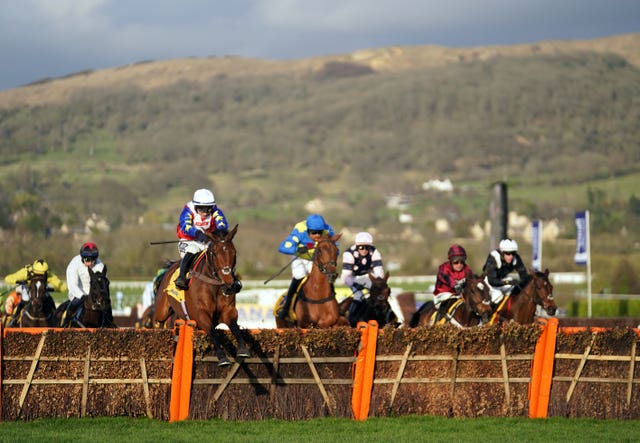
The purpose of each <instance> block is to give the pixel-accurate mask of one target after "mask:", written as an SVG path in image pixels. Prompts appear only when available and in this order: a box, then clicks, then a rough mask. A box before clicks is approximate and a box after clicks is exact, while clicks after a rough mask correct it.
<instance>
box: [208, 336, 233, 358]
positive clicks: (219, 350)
mask: <svg viewBox="0 0 640 443" xmlns="http://www.w3.org/2000/svg"><path fill="white" fill-rule="evenodd" d="M221 336H222V331H219V330H218V329H216V328H214V327H212V328H211V329H210V332H209V337H210V338H211V343H213V350H214V351H215V353H216V357H218V366H229V365H230V364H231V360H229V357H227V353H226V352H224V348H223V347H222V340H220V337H221Z"/></svg>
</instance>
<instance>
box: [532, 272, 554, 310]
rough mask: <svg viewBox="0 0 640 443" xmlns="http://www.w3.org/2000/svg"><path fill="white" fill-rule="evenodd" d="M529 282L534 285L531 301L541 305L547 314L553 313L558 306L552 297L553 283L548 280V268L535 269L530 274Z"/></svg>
mask: <svg viewBox="0 0 640 443" xmlns="http://www.w3.org/2000/svg"><path fill="white" fill-rule="evenodd" d="M531 280H532V281H531V283H530V284H532V285H534V288H535V291H534V294H533V301H534V303H535V304H537V305H540V306H542V309H544V310H545V311H546V313H547V314H548V315H555V313H556V310H557V309H558V306H557V305H556V302H555V300H554V298H553V285H552V284H551V282H550V281H549V270H548V269H545V271H544V272H540V271H536V272H534V273H533V274H531Z"/></svg>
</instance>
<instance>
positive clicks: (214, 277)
mask: <svg viewBox="0 0 640 443" xmlns="http://www.w3.org/2000/svg"><path fill="white" fill-rule="evenodd" d="M214 245H220V246H216V247H217V248H218V249H221V250H220V251H218V252H216V250H215V249H214ZM222 253H231V254H232V255H233V260H232V262H233V263H232V264H231V266H222V267H218V266H216V259H217V258H218V257H219V256H221V255H222ZM225 255H226V254H225ZM204 256H205V263H204V265H203V266H204V267H206V268H207V270H208V271H209V274H210V275H211V277H209V276H208V275H205V274H203V273H202V272H199V271H197V270H195V269H194V270H193V271H191V275H192V276H193V277H196V278H197V279H199V280H202V281H203V282H205V283H208V284H210V285H215V286H225V287H226V288H229V287H230V286H231V284H233V282H232V283H231V284H227V283H225V282H224V277H225V276H228V275H231V276H233V274H234V272H235V267H236V260H237V251H236V249H235V246H234V245H233V242H232V240H231V239H227V238H214V239H211V241H210V242H209V245H208V246H207V250H206V252H205V255H204ZM196 266H197V265H196ZM222 293H223V294H224V295H225V296H227V297H228V296H229V295H230V294H227V293H226V291H222Z"/></svg>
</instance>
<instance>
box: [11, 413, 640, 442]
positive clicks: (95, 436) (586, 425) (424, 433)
mask: <svg viewBox="0 0 640 443" xmlns="http://www.w3.org/2000/svg"><path fill="white" fill-rule="evenodd" d="M638 440H640V421H637V420H596V419H565V418H551V419H538V420H530V419H526V418H476V419H458V418H454V419H449V418H443V417H421V416H420V417H419V416H406V417H396V418H371V419H369V420H367V421H365V422H356V421H353V420H349V419H335V418H323V419H313V420H305V421H282V420H263V421H223V420H207V421H184V422H179V423H167V422H163V421H159V420H149V419H132V418H126V417H117V418H85V419H42V420H35V421H31V422H23V421H17V422H3V423H0V442H36V441H42V442H47V443H51V442H71V441H73V442H95V443H98V442H111V443H112V442H114V441H115V442H127V443H129V442H153V443H157V442H159V441H167V442H200V441H202V442H205V441H206V442H209V441H212V442H213V441H215V442H308V441H311V442H313V443H318V442H332V443H337V442H341V441H348V442H349V443H356V442H368V443H371V442H378V441H392V442H421V441H428V442H432V441H433V442H449V443H450V442H467V441H468V442H478V441H483V442H485V441H491V442H494V441H495V442H504V441H517V442H521V441H524V442H537V441H539V442H574V441H575V442H602V441H606V442H632V441H633V442H635V441H638Z"/></svg>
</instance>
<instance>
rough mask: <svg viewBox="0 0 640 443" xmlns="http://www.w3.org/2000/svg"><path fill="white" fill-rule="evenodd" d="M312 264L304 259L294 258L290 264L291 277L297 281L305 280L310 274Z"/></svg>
mask: <svg viewBox="0 0 640 443" xmlns="http://www.w3.org/2000/svg"><path fill="white" fill-rule="evenodd" d="M312 267H313V262H312V261H311V260H306V259H304V258H300V257H298V258H296V259H295V260H294V261H292V262H291V276H292V277H293V278H295V279H297V280H301V279H303V278H305V277H306V276H307V275H309V273H310V272H311V268H312Z"/></svg>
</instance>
